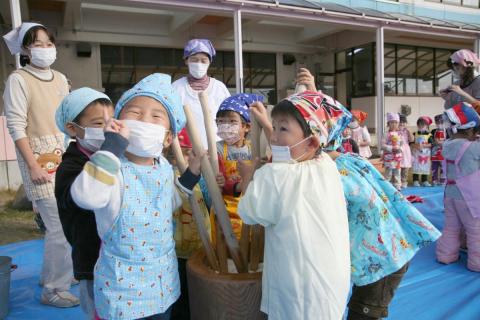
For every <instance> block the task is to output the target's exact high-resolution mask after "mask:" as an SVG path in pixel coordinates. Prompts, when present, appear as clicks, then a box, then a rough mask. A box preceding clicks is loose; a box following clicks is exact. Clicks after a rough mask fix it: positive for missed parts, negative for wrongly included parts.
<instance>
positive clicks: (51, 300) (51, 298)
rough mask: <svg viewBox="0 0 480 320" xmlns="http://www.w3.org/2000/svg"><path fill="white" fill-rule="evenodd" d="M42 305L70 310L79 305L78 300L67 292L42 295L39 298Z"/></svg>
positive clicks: (44, 293)
mask: <svg viewBox="0 0 480 320" xmlns="http://www.w3.org/2000/svg"><path fill="white" fill-rule="evenodd" d="M40 302H41V303H42V304H46V305H49V306H52V307H57V308H71V307H76V306H78V305H79V304H80V300H79V299H78V298H77V297H75V296H74V295H73V294H71V293H70V292H68V291H62V292H46V291H44V292H43V293H42V296H41V298H40Z"/></svg>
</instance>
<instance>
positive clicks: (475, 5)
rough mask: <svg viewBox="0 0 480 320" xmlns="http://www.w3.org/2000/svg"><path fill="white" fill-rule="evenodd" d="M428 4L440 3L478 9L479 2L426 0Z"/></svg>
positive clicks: (477, 0)
mask: <svg viewBox="0 0 480 320" xmlns="http://www.w3.org/2000/svg"><path fill="white" fill-rule="evenodd" d="M428 1H430V2H441V3H444V4H451V5H455V6H464V7H473V8H479V7H480V1H479V0H428Z"/></svg>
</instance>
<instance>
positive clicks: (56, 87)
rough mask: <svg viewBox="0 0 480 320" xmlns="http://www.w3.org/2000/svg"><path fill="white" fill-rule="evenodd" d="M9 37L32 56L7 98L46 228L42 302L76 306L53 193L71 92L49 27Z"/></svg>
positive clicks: (27, 183)
mask: <svg viewBox="0 0 480 320" xmlns="http://www.w3.org/2000/svg"><path fill="white" fill-rule="evenodd" d="M4 39H5V43H6V44H7V46H8V49H9V50H10V52H11V53H12V55H15V54H18V53H22V54H24V55H27V56H28V58H29V60H30V62H29V63H28V64H27V65H26V66H25V67H23V68H21V69H18V70H15V71H13V72H12V73H11V74H10V76H9V77H8V79H7V83H6V86H5V92H4V93H3V100H4V106H5V115H6V118H7V127H8V130H9V132H10V135H11V136H12V138H13V140H14V141H15V146H16V151H17V159H18V164H19V167H20V171H21V174H22V180H23V185H24V187H25V191H26V194H27V197H28V198H29V200H31V201H32V202H33V204H34V207H36V208H37V210H38V211H39V213H40V215H41V217H42V220H43V222H44V223H45V226H46V228H47V230H46V233H45V246H44V250H45V251H44V256H43V270H42V275H41V279H40V282H41V284H43V292H42V295H41V302H42V303H43V304H47V305H51V306H55V307H61V308H68V307H74V306H77V305H78V304H79V300H78V298H77V297H75V296H74V295H72V294H71V293H70V292H69V290H70V285H71V282H72V279H73V271H72V258H71V248H70V245H69V244H68V243H67V240H66V239H65V236H64V234H63V230H62V225H61V223H60V219H59V216H58V209H57V203H56V200H55V195H54V182H55V171H56V168H57V167H58V165H59V163H60V161H61V156H62V154H63V151H64V135H63V134H62V133H61V132H60V131H59V130H58V128H57V126H56V124H55V111H56V109H57V107H58V105H59V104H60V102H61V101H62V99H63V97H65V96H66V95H67V94H68V85H67V79H66V78H65V76H64V75H63V74H61V73H60V72H58V71H55V70H52V69H50V66H51V65H52V64H53V62H54V61H55V59H56V55H57V51H56V48H55V38H54V36H53V34H52V33H50V32H49V31H48V30H47V28H46V27H45V26H43V25H41V24H38V23H28V22H27V23H23V24H22V25H21V26H20V27H18V28H15V29H13V30H12V31H10V32H9V33H8V34H6V35H5V36H4Z"/></svg>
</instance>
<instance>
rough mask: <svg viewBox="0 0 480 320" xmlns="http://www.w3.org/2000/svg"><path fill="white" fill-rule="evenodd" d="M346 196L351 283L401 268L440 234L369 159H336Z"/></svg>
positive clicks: (363, 282)
mask: <svg viewBox="0 0 480 320" xmlns="http://www.w3.org/2000/svg"><path fill="white" fill-rule="evenodd" d="M335 162H336V164H337V168H338V170H339V172H340V175H341V177H342V184H343V189H344V192H345V197H346V200H347V210H348V222H349V229H350V258H351V263H352V281H353V282H354V283H355V285H358V286H363V285H367V284H369V283H373V282H375V281H378V280H380V279H381V278H383V277H385V276H387V275H389V274H391V273H393V272H395V271H397V270H398V269H400V268H401V267H402V266H403V265H404V264H405V263H407V262H408V261H409V260H410V259H412V257H413V256H414V255H415V253H416V252H417V251H418V250H419V249H420V248H422V247H424V246H426V245H428V244H430V243H431V242H433V241H435V240H436V239H437V238H438V237H439V236H440V232H439V231H438V230H437V229H436V228H435V227H434V226H433V225H432V224H431V223H430V222H429V221H428V220H427V219H426V218H425V217H424V216H423V215H422V214H421V213H420V212H419V211H418V210H417V209H416V208H415V207H414V206H413V205H412V204H410V202H408V200H406V199H405V198H404V197H403V196H402V194H401V193H400V192H399V191H397V190H396V189H395V188H394V187H393V186H392V185H391V184H390V183H389V182H387V181H385V179H384V178H383V176H382V175H381V174H380V172H378V171H377V169H375V168H374V167H373V166H372V165H371V164H370V162H368V160H365V159H363V158H361V157H359V156H357V155H354V154H342V155H340V156H339V157H338V158H337V159H336V160H335Z"/></svg>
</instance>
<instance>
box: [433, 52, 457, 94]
mask: <svg viewBox="0 0 480 320" xmlns="http://www.w3.org/2000/svg"><path fill="white" fill-rule="evenodd" d="M452 53H453V51H450V50H442V49H436V50H435V93H436V94H438V92H439V91H440V90H441V89H444V88H446V87H448V86H449V85H451V84H452V82H453V79H452V70H450V69H449V68H448V66H447V61H448V59H449V58H450V56H451V55H452Z"/></svg>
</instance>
